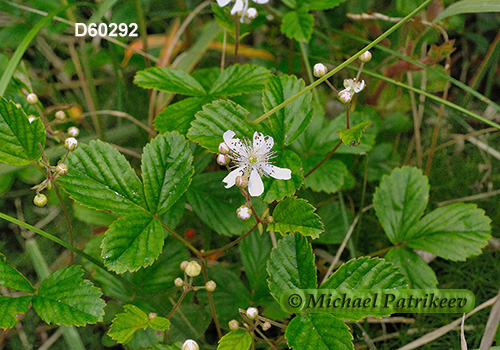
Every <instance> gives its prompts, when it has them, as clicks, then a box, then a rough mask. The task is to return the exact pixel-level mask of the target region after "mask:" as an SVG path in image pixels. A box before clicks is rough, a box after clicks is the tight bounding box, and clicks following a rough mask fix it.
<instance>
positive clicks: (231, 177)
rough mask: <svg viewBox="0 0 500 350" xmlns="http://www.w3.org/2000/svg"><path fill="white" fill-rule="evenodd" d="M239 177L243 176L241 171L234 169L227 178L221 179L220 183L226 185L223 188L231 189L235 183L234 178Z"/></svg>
mask: <svg viewBox="0 0 500 350" xmlns="http://www.w3.org/2000/svg"><path fill="white" fill-rule="evenodd" d="M241 175H243V169H241V168H236V169H234V170H233V171H231V172H230V173H229V174H227V176H226V177H225V178H224V179H222V182H224V183H225V184H226V186H225V187H226V188H230V187H233V186H234V184H235V182H236V178H237V177H238V176H241Z"/></svg>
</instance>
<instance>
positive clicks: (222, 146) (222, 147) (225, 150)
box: [219, 142, 231, 154]
mask: <svg viewBox="0 0 500 350" xmlns="http://www.w3.org/2000/svg"><path fill="white" fill-rule="evenodd" d="M229 152H231V149H230V148H229V146H228V145H227V143H225V142H221V143H220V144H219V153H221V154H228V153H229Z"/></svg>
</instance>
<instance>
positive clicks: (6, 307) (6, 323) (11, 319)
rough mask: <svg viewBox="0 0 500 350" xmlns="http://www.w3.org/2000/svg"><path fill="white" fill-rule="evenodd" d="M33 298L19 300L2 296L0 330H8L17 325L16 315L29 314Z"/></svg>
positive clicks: (0, 302) (0, 297)
mask: <svg viewBox="0 0 500 350" xmlns="http://www.w3.org/2000/svg"><path fill="white" fill-rule="evenodd" d="M31 299H32V296H24V297H18V298H11V297H4V296H0V329H3V330H6V329H9V328H12V327H14V326H15V325H16V324H17V321H18V320H17V317H16V314H25V313H26V312H28V306H29V305H30V302H31Z"/></svg>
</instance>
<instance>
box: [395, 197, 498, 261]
mask: <svg viewBox="0 0 500 350" xmlns="http://www.w3.org/2000/svg"><path fill="white" fill-rule="evenodd" d="M490 223H491V220H490V218H488V217H487V216H486V215H484V210H482V209H478V208H477V206H476V205H475V204H464V203H455V204H450V205H447V206H444V207H442V208H437V209H435V210H433V211H432V212H430V213H429V214H427V215H425V216H424V217H423V218H422V219H421V220H420V221H419V222H418V224H417V225H416V226H415V227H414V229H413V230H411V231H410V232H409V234H407V235H406V237H405V240H406V245H407V246H408V247H410V248H414V249H421V250H425V251H428V252H430V253H433V254H435V255H437V256H439V257H441V258H444V259H448V260H453V261H463V260H465V259H467V258H468V257H470V256H474V255H479V254H481V248H484V247H485V246H486V245H487V244H488V239H490V238H491V235H490V232H491V226H490Z"/></svg>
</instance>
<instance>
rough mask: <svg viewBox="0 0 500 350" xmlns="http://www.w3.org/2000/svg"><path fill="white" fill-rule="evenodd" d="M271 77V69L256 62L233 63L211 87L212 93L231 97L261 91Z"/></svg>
mask: <svg viewBox="0 0 500 350" xmlns="http://www.w3.org/2000/svg"><path fill="white" fill-rule="evenodd" d="M268 78H269V70H267V69H266V68H263V67H259V66H257V65H254V64H245V65H239V64H235V65H232V66H230V67H228V68H226V69H225V70H224V72H222V74H221V75H220V76H219V78H218V79H217V81H216V82H215V83H214V85H213V86H212V88H211V89H210V95H212V96H218V97H229V96H236V95H241V94H244V93H249V92H254V91H260V90H262V89H263V88H264V84H265V83H266V81H267V79H268Z"/></svg>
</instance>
